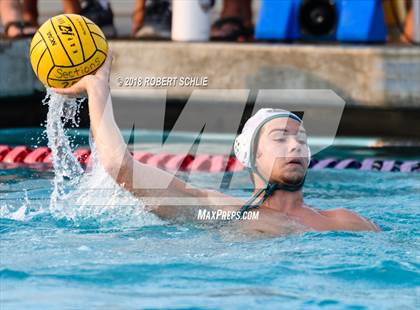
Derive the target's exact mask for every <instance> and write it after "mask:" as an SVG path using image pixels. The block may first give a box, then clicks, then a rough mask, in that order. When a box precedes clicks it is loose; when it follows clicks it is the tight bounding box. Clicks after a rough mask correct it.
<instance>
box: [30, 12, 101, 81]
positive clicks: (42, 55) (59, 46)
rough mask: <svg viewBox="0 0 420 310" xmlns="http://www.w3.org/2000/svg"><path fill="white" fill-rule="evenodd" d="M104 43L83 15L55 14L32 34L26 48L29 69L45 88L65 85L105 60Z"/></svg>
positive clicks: (84, 74)
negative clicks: (28, 52) (29, 43)
mask: <svg viewBox="0 0 420 310" xmlns="http://www.w3.org/2000/svg"><path fill="white" fill-rule="evenodd" d="M107 53H108V43H107V41H106V39H105V35H104V34H103V32H102V31H101V29H100V28H99V27H98V26H97V25H95V24H94V23H93V22H92V21H90V20H89V19H87V18H86V17H83V16H80V15H76V14H62V15H57V16H54V17H52V18H50V19H49V20H47V21H46V22H45V23H44V24H43V25H42V26H41V27H40V28H39V30H38V31H37V32H36V33H35V35H34V37H33V39H32V42H31V48H30V58H31V64H32V69H33V70H34V71H35V74H36V76H37V77H38V78H39V79H40V80H41V82H42V83H43V84H44V85H46V86H49V87H56V88H65V87H69V86H71V85H73V84H75V83H76V82H77V81H79V80H80V79H81V78H82V77H84V76H86V75H89V74H94V73H95V72H96V70H98V69H99V68H100V67H101V66H102V64H103V63H104V62H105V59H106V56H107Z"/></svg>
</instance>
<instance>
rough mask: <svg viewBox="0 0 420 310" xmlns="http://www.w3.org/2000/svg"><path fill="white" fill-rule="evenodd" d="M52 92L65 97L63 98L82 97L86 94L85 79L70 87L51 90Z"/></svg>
mask: <svg viewBox="0 0 420 310" xmlns="http://www.w3.org/2000/svg"><path fill="white" fill-rule="evenodd" d="M52 90H53V91H54V92H55V93H57V94H60V95H65V96H71V97H77V96H83V95H85V94H86V77H84V78H83V79H81V80H80V81H79V82H77V83H76V84H74V85H73V86H71V87H67V88H52Z"/></svg>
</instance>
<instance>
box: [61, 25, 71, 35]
mask: <svg viewBox="0 0 420 310" xmlns="http://www.w3.org/2000/svg"><path fill="white" fill-rule="evenodd" d="M58 30H60V32H61V34H62V35H66V36H74V32H73V29H72V28H71V27H70V26H64V25H59V26H58Z"/></svg>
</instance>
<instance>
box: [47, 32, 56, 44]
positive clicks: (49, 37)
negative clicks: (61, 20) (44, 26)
mask: <svg viewBox="0 0 420 310" xmlns="http://www.w3.org/2000/svg"><path fill="white" fill-rule="evenodd" d="M47 38H48V40H50V42H51V45H52V46H55V45H56V44H57V42H55V39H54V36H53V34H52V33H51V31H48V32H47Z"/></svg>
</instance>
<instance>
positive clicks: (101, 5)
mask: <svg viewBox="0 0 420 310" xmlns="http://www.w3.org/2000/svg"><path fill="white" fill-rule="evenodd" d="M63 1H64V2H66V0H63ZM72 1H73V0H72ZM66 13H67V12H66ZM75 13H78V14H80V15H83V16H86V17H87V18H89V19H90V20H91V21H93V22H94V23H95V24H97V25H98V26H99V27H100V28H101V29H102V31H103V32H104V34H105V36H106V37H107V38H113V37H116V36H117V31H116V29H115V26H114V13H113V12H112V9H111V5H110V3H109V1H108V0H82V1H81V10H80V12H75Z"/></svg>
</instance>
